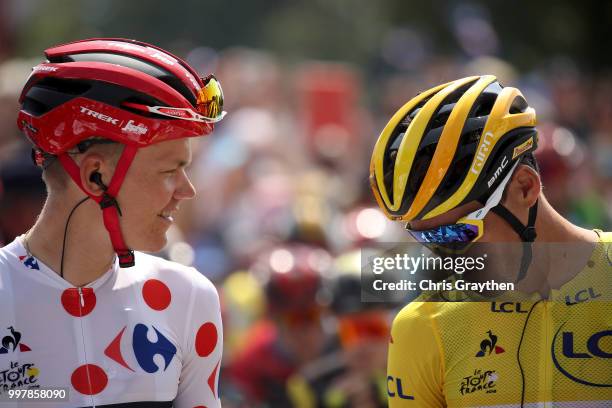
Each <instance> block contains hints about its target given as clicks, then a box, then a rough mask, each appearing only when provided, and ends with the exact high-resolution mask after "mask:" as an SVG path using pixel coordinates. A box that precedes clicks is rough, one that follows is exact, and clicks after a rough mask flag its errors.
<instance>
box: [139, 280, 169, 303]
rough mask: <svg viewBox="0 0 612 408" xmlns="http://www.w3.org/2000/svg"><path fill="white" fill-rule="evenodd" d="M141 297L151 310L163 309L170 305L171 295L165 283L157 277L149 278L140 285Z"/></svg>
mask: <svg viewBox="0 0 612 408" xmlns="http://www.w3.org/2000/svg"><path fill="white" fill-rule="evenodd" d="M142 297H143V298H144V300H145V302H147V305H149V307H150V308H151V309H153V310H164V309H165V308H167V307H168V305H170V300H171V299H172V295H171V294H170V289H168V287H167V286H166V284H165V283H164V282H162V281H160V280H157V279H149V280H148V281H146V282H145V283H144V285H143V287H142Z"/></svg>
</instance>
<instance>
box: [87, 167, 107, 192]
mask: <svg viewBox="0 0 612 408" xmlns="http://www.w3.org/2000/svg"><path fill="white" fill-rule="evenodd" d="M89 181H91V182H92V183H95V184H97V185H98V186H99V187H100V188H101V189H102V190H103V191H106V190H107V189H108V187H106V184H104V182H103V181H102V175H101V174H100V173H99V172H97V171H94V172H93V173H91V176H89Z"/></svg>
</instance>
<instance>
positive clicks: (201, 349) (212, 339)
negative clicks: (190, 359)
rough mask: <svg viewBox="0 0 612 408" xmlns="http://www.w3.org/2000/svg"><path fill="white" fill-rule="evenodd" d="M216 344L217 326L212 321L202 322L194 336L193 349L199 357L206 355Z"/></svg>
mask: <svg viewBox="0 0 612 408" xmlns="http://www.w3.org/2000/svg"><path fill="white" fill-rule="evenodd" d="M216 346H217V328H216V327H215V325H214V323H211V322H208V323H204V324H203V325H202V326H200V328H199V329H198V333H197V334H196V338H195V349H196V352H197V353H198V356H200V357H206V356H208V355H209V354H210V353H212V352H213V350H214V349H215V347H216Z"/></svg>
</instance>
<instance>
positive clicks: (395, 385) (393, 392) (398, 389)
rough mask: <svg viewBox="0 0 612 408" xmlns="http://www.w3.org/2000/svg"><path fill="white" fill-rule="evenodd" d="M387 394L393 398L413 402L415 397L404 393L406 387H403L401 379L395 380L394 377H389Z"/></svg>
mask: <svg viewBox="0 0 612 408" xmlns="http://www.w3.org/2000/svg"><path fill="white" fill-rule="evenodd" d="M387 394H388V395H389V397H391V398H395V397H397V398H401V399H406V400H413V399H414V397H413V396H412V395H406V394H405V391H404V387H403V385H402V379H401V378H395V377H392V376H390V375H389V376H387Z"/></svg>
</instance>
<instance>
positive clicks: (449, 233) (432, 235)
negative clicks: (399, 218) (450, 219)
mask: <svg viewBox="0 0 612 408" xmlns="http://www.w3.org/2000/svg"><path fill="white" fill-rule="evenodd" d="M408 232H410V235H412V237H413V238H414V239H415V240H416V241H417V242H420V243H421V244H424V245H426V246H427V247H430V249H432V251H434V252H437V251H436V250H438V249H439V250H442V251H461V250H463V249H465V248H467V247H468V246H469V245H470V244H471V243H472V242H473V241H474V240H476V238H478V237H479V227H478V226H477V225H472V224H462V223H460V224H451V225H443V226H441V227H436V228H432V229H428V230H423V231H413V230H410V229H409V230H408Z"/></svg>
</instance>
